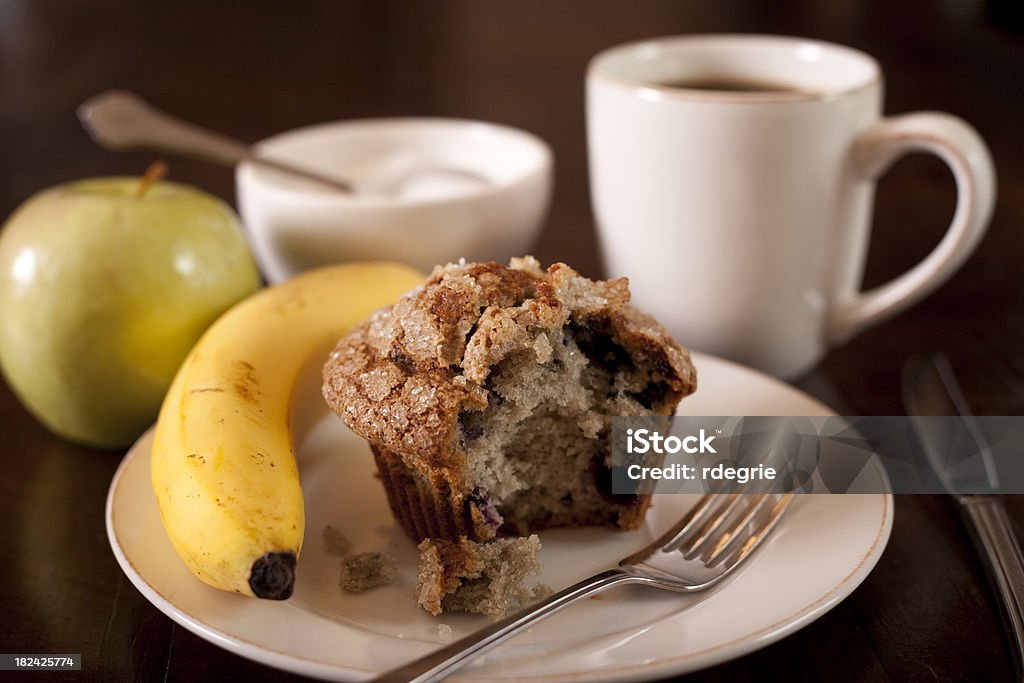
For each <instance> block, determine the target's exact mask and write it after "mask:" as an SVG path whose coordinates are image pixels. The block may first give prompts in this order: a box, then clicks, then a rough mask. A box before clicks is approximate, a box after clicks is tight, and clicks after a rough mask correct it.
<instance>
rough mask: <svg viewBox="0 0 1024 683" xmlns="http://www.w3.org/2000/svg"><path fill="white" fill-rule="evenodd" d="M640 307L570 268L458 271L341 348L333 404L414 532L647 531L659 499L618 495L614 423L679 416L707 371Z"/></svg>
mask: <svg viewBox="0 0 1024 683" xmlns="http://www.w3.org/2000/svg"><path fill="white" fill-rule="evenodd" d="M628 301H629V288H628V283H627V281H626V279H625V278H622V279H617V280H608V281H593V280H589V279H587V278H584V277H582V276H580V275H579V274H578V273H577V272H576V271H574V270H573V269H572V268H570V267H569V266H567V265H565V264H563V263H556V264H554V265H553V266H551V267H550V268H548V269H547V270H543V269H541V267H540V265H539V264H538V262H537V261H536V260H535V259H533V258H532V257H525V258H520V259H513V260H512V262H511V264H510V265H509V266H508V267H505V266H502V265H499V264H497V263H469V264H467V263H459V264H449V265H447V266H444V267H438V268H436V269H435V270H434V272H433V273H432V274H431V276H430V278H429V279H428V280H427V282H426V283H425V284H424V285H423V286H421V287H419V288H417V289H415V290H413V291H411V292H409V293H407V294H406V295H405V296H403V297H402V298H401V299H400V300H399V301H398V302H397V303H396V304H395V305H394V306H393V307H391V308H389V309H386V310H382V311H379V312H377V313H375V314H374V315H373V316H372V317H371V318H370V319H369V320H368V321H366V322H365V323H363V324H362V325H361V326H359V327H357V328H355V329H354V330H353V331H352V332H351V333H350V334H349V335H347V336H346V337H344V338H343V339H341V340H340V341H339V342H338V345H337V347H336V348H335V350H334V351H333V352H332V353H331V355H330V358H329V360H328V361H327V363H326V365H325V366H324V372H323V376H324V384H323V394H324V397H325V399H326V400H327V403H328V404H329V405H330V406H331V407H332V408H333V409H334V410H335V412H337V413H338V414H339V415H340V416H341V417H342V419H343V420H344V421H345V423H346V424H347V425H348V426H349V427H350V428H351V429H352V430H353V431H354V432H356V433H357V434H359V435H361V436H362V437H363V438H365V439H366V440H367V441H369V443H370V445H371V446H372V448H373V452H374V455H375V458H376V462H377V467H378V469H379V472H380V476H381V480H382V482H383V484H384V487H385V489H386V491H387V496H388V501H389V503H390V505H391V508H392V510H393V511H394V513H395V517H396V518H397V519H398V521H399V522H400V523H401V524H402V526H403V527H404V528H405V530H406V532H407V533H408V534H409V536H411V537H412V538H413V539H414V540H416V541H417V542H419V541H420V540H422V539H425V538H441V539H448V540H451V541H456V542H457V541H459V540H460V539H461V538H463V537H465V538H467V539H468V540H470V541H476V542H481V541H486V540H488V539H491V538H494V537H496V536H499V535H525V534H527V533H530V532H533V531H536V530H539V529H544V528H548V527H555V526H592V525H606V526H609V527H613V528H617V529H622V530H631V529H636V528H638V527H639V526H640V525H641V523H642V522H643V518H644V514H645V512H646V510H647V507H648V506H649V504H650V494H639V495H634V496H620V495H613V494H612V492H611V483H610V482H611V469H610V466H611V455H610V442H611V418H612V416H619V415H626V416H640V415H643V416H649V415H671V414H673V413H674V412H675V409H676V406H677V404H678V403H679V401H680V399H682V398H683V397H684V396H686V395H687V394H690V393H691V392H693V391H694V389H695V388H696V374H695V372H694V369H693V366H692V365H691V363H690V357H689V354H688V352H687V351H686V349H684V348H683V347H681V346H680V345H679V344H677V343H676V342H675V341H673V340H672V339H671V338H670V337H669V335H668V333H667V332H666V331H665V330H664V328H662V327H661V326H660V325H658V323H656V322H655V321H654V320H653V319H651V318H650V317H648V316H647V315H644V314H643V313H640V312H639V311H637V310H636V309H634V308H632V307H631V306H630V305H629V304H628Z"/></svg>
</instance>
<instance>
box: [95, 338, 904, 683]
mask: <svg viewBox="0 0 1024 683" xmlns="http://www.w3.org/2000/svg"><path fill="white" fill-rule="evenodd" d="M692 356H693V359H694V365H695V366H697V365H698V361H709V362H712V363H717V364H720V365H723V366H727V367H729V368H730V370H732V371H735V372H742V373H745V374H748V375H751V376H754V377H756V378H757V379H758V380H759V381H762V382H768V383H770V384H771V385H773V388H776V389H779V390H781V391H784V392H787V393H791V394H792V393H795V394H797V395H799V396H800V397H801V399H802V400H804V401H806V402H808V403H812V404H814V405H816V406H817V407H818V408H819V409H820V410H821V411H823V412H824V413H827V414H831V415H835V414H836V413H835V411H833V410H832V409H831V408H830V407H828V406H827V405H826V404H824V403H822V402H821V401H819V400H817V399H816V398H814V397H812V396H810V395H808V394H807V393H806V392H803V391H801V390H800V389H797V388H796V387H793V386H792V385H790V384H787V383H786V382H783V381H781V380H779V379H777V378H775V377H772V376H770V375H767V374H764V373H761V372H759V371H758V370H755V369H753V368H749V367H747V366H744V365H742V364H739V363H736V362H734V361H730V360H727V359H723V358H719V357H717V356H711V355H709V354H703V353H698V352H693V353H692ZM152 437H153V427H150V429H148V430H147V431H146V432H145V433H144V434H143V435H142V436H141V437H139V439H138V440H137V441H136V442H135V443H134V444H133V445H132V446H131V447H130V448H129V450H128V451H127V452H126V454H125V456H124V457H123V458H122V460H121V462H120V463H119V464H118V467H117V469H116V470H115V472H114V475H113V477H112V479H111V483H110V487H109V489H108V492H107V498H106V501H105V506H104V517H105V526H106V531H107V538H108V541H109V543H110V546H111V550H112V551H113V553H114V556H115V559H116V560H117V562H118V565H119V566H120V567H121V570H122V571H123V572H124V573H125V575H126V576H127V577H128V580H129V581H130V582H131V583H132V585H133V586H135V588H136V589H137V590H139V592H140V593H142V595H143V597H144V598H146V599H147V600H148V601H149V602H150V603H151V604H153V605H154V606H155V607H156V608H157V609H159V610H160V611H161V612H162V613H163V614H165V615H166V616H168V617H170V618H171V619H172V620H173V621H174V622H175V623H177V624H179V625H181V626H182V627H183V628H185V629H187V630H188V631H190V632H192V633H194V634H195V635H198V636H199V637H201V638H203V639H204V640H207V641H208V642H211V643H213V644H215V645H217V646H219V647H221V648H223V649H225V650H227V651H229V652H232V653H233V654H236V655H238V656H241V657H244V658H246V659H250V660H252V661H256V662H259V663H261V664H264V665H266V666H270V667H273V668H276V669H279V670H284V671H290V672H293V673H298V674H300V675H305V676H311V677H314V678H318V679H322V680H365V679H366V678H369V677H372V676H374V675H376V674H378V673H379V672H378V671H377V670H375V669H362V668H359V667H355V666H352V665H338V664H331V663H326V662H324V661H321V660H315V659H310V658H308V657H305V656H302V655H297V654H294V653H289V652H287V651H282V650H274V649H271V648H269V647H267V646H266V645H264V644H261V643H257V642H253V641H251V640H248V639H247V638H245V637H241V636H239V635H237V634H231V633H227V632H224V631H222V630H220V629H219V628H218V627H215V626H213V625H211V624H209V623H207V622H206V621H204V620H203V619H202V618H200V617H198V616H196V615H193V614H189V613H186V612H184V611H183V610H182V609H180V608H178V607H177V606H176V605H175V603H174V602H173V601H171V600H170V599H169V598H167V597H166V596H165V595H163V594H162V593H161V592H160V590H159V589H157V588H156V587H155V586H153V585H152V584H151V583H150V582H149V581H148V580H147V579H146V578H145V577H144V576H143V575H142V573H141V572H139V570H138V569H137V568H136V566H135V564H134V563H133V562H132V560H131V558H130V557H129V556H128V553H126V552H125V550H124V545H123V543H122V542H121V539H120V537H119V536H118V530H117V524H116V514H115V511H114V502H115V499H116V498H117V491H118V490H119V487H120V486H121V484H122V483H123V478H124V474H125V472H126V471H127V470H128V468H129V467H131V466H132V465H133V463H135V460H136V459H137V458H139V457H141V456H140V453H141V451H142V450H143V446H145V445H147V444H146V442H147V441H151V440H152ZM872 462H873V464H874V466H875V468H876V470H877V473H878V475H879V477H880V478H881V479H882V480H883V483H884V484H885V486H886V488H887V489H888V488H889V485H888V478H887V477H886V475H885V472H884V470H883V469H882V467H881V465H880V464H879V463H878V461H877V459H875V460H873V461H872ZM147 469H148V467H147ZM807 495H828V494H807ZM847 495H851V494H847ZM864 495H871V496H877V497H880V498H881V502H882V516H881V520H880V523H879V527H878V529H877V530H876V531H875V534H874V538H873V540H872V542H871V544H870V545H869V546H868V548H867V549H866V550H865V551H864V553H863V555H862V556H861V557H860V559H859V560H858V561H857V563H856V565H854V566H853V567H852V569H850V571H849V572H847V573H846V574H845V575H844V576H843V578H842V579H841V580H839V581H838V582H837V583H836V584H835V585H834V586H833V587H832V588H831V589H829V590H828V591H827V592H825V593H824V594H823V595H821V596H819V597H818V598H816V599H815V600H813V601H812V602H811V603H810V604H806V605H803V606H802V607H800V608H799V609H797V610H795V611H794V612H793V613H792V614H789V615H788V616H786V617H784V618H780V619H777V620H775V621H774V622H772V623H771V624H769V625H767V626H762V627H760V628H759V629H757V630H755V631H753V632H748V633H744V634H743V635H739V636H737V637H735V638H732V639H730V640H728V641H725V642H721V643H716V644H714V645H712V646H709V647H706V648H704V649H702V650H697V651H693V652H688V653H685V654H681V655H677V656H669V657H658V658H657V659H655V660H653V661H651V662H648V663H646V664H641V665H620V666H613V667H606V668H602V669H600V670H599V671H593V670H591V671H579V672H566V673H560V674H547V675H540V676H534V675H529V676H504V677H503V676H497V677H496V676H486V677H480V676H473V675H471V674H468V675H467V674H466V673H464V674H462V675H459V674H456V675H454V676H453V677H452V678H453V680H459V681H467V682H468V681H478V682H480V683H483V682H485V681H487V682H491V683H494V682H495V681H500V682H501V683H511V682H513V681H523V682H530V683H540V682H542V681H544V682H546V681H552V682H557V681H567V682H568V681H579V680H593V681H628V680H650V679H654V678H661V677H664V676H672V675H679V674H682V673H685V672H691V671H697V670H700V669H704V668H707V667H710V666H714V665H716V664H720V663H722V662H725V661H730V660H733V659H737V658H739V657H742V656H745V655H747V654H749V653H751V652H754V651H756V650H759V649H761V648H763V647H766V646H768V645H770V644H772V643H775V642H778V641H779V640H781V639H783V638H785V637H787V636H788V635H790V634H792V633H794V632H796V631H798V630H800V629H802V628H804V627H805V626H806V625H808V624H809V623H812V622H813V621H815V620H816V619H818V618H819V617H821V616H823V615H824V614H825V613H827V612H828V611H830V610H831V609H832V608H833V607H835V606H836V605H838V604H839V603H840V602H842V601H843V600H844V599H846V597H848V596H849V595H850V594H851V593H852V592H853V591H854V590H856V588H857V587H858V586H860V584H861V583H863V581H864V579H866V578H867V576H868V575H869V574H870V573H871V571H872V570H873V569H874V567H875V565H876V564H877V563H878V560H879V559H880V558H881V556H882V553H883V552H884V550H885V547H886V546H887V544H888V541H889V537H890V535H891V532H892V525H893V505H894V502H893V495H892V493H891V490H889V491H886V492H883V493H876V494H864ZM261 604H262V605H263V606H264V607H265V608H269V609H270V610H272V611H275V612H292V611H295V612H299V613H302V614H303V615H305V616H307V617H312V618H315V619H320V620H322V621H323V622H324V624H325V625H326V624H333V623H334V622H331V621H330V620H327V619H324V618H323V617H321V616H320V615H317V614H315V613H310V612H307V611H306V610H302V609H300V608H299V607H297V606H295V605H292V604H290V603H289V602H287V601H284V602H278V603H274V602H265V603H261ZM271 616H272V615H271Z"/></svg>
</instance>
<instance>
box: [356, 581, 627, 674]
mask: <svg viewBox="0 0 1024 683" xmlns="http://www.w3.org/2000/svg"><path fill="white" fill-rule="evenodd" d="M643 582H645V579H644V577H642V576H638V575H635V574H631V573H629V572H628V571H627V570H625V569H622V568H621V567H616V568H615V569H609V570H608V571H604V572H601V573H600V574H595V575H593V576H591V577H590V578H587V579H583V580H582V581H580V582H579V583H576V584H573V585H572V586H569V587H568V588H566V589H565V590H560V591H558V592H557V593H554V594H552V595H550V596H548V597H547V598H545V599H544V600H541V601H540V602H538V603H536V604H535V605H531V606H530V607H528V608H526V609H524V610H522V611H520V612H516V613H515V614H513V615H511V616H508V617H505V618H504V619H501V620H500V621H496V622H494V623H493V624H491V625H490V626H488V627H487V628H484V629H481V630H480V631H477V632H475V633H471V634H470V635H468V636H466V637H465V638H462V639H460V640H457V641H455V642H454V643H452V644H451V645H447V646H445V647H443V648H441V649H440V650H437V651H435V652H431V653H430V654H428V655H426V656H424V657H421V658H419V659H417V660H415V661H412V662H409V663H408V664H405V665H403V666H400V667H398V668H397V669H392V670H391V671H388V672H386V673H384V674H382V675H381V676H380V677H378V678H375V679H373V680H375V681H379V682H384V683H400V682H401V683H405V682H409V683H426V682H427V681H439V680H441V679H442V678H444V677H445V676H449V675H451V674H452V673H454V672H455V671H456V670H457V669H459V668H461V667H462V666H464V665H465V664H466V663H467V662H469V661H470V660H471V659H473V658H475V657H477V656H478V655H481V654H483V653H484V652H486V651H487V650H490V649H491V648H492V647H494V646H495V645H497V644H498V643H501V642H502V641H504V640H507V639H508V638H510V637H512V636H513V635H515V634H517V633H519V632H520V631H522V630H523V629H525V628H527V627H528V626H531V625H533V624H535V623H537V622H538V621H540V620H541V619H545V618H547V617H549V616H551V615H552V614H554V613H555V612H557V611H559V610H561V609H562V608H563V607H568V606H569V605H571V604H572V603H574V602H576V601H577V600H581V599H583V598H585V597H587V596H590V595H594V594H595V593H600V592H601V591H603V590H606V589H608V588H611V587H612V586H619V585H622V584H627V583H643Z"/></svg>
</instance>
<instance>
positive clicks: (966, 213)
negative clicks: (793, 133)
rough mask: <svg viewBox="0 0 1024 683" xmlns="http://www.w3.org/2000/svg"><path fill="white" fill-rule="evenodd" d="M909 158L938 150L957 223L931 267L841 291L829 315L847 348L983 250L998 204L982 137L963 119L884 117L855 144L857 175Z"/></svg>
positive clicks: (834, 337) (925, 264)
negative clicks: (952, 187) (949, 178)
mask: <svg viewBox="0 0 1024 683" xmlns="http://www.w3.org/2000/svg"><path fill="white" fill-rule="evenodd" d="M909 152H930V153H932V154H935V155H936V156H938V157H939V158H940V159H942V160H943V161H945V162H946V164H947V165H948V166H949V168H950V170H952V171H953V177H954V179H955V180H956V189H957V200H956V211H955V212H954V214H953V220H952V222H951V223H950V225H949V229H948V230H947V231H946V235H945V236H944V237H943V238H942V241H941V242H939V244H938V245H937V246H936V247H935V248H934V249H933V250H932V252H931V253H930V254H928V256H926V257H925V259H924V260H923V261H921V262H920V263H918V264H917V265H916V266H914V267H913V268H911V269H910V270H908V271H907V272H905V273H903V274H902V275H900V276H899V277H897V278H895V279H893V280H890V281H889V282H887V283H886V284H884V285H881V286H879V287H876V288H874V289H872V290H869V291H866V292H861V291H857V290H856V289H854V287H855V285H854V286H852V287H850V289H849V290H848V291H842V290H840V291H839V292H838V293H837V296H836V298H835V303H834V305H833V306H832V308H831V313H830V315H829V321H828V328H827V337H828V341H829V343H830V344H841V343H843V342H845V341H846V340H848V339H849V338H850V337H853V336H854V335H855V334H857V333H858V332H860V331H862V330H863V329H865V328H867V327H869V326H871V325H874V324H876V323H878V322H881V321H882V320H884V319H886V318H888V317H890V316H892V315H895V314H896V313H898V312H900V311H902V310H903V309H905V308H907V307H908V306H910V305H911V304H913V303H915V302H917V301H919V300H920V299H922V298H923V297H924V296H926V295H927V294H929V293H930V292H932V291H933V290H934V289H935V288H936V287H938V286H939V285H941V284H942V283H943V282H945V281H946V280H947V279H948V278H949V277H950V276H951V275H952V274H953V273H954V272H955V271H956V270H957V268H959V267H960V266H961V265H962V264H963V262H964V261H966V260H967V257H968V256H970V255H971V252H973V251H974V248H975V247H976V246H977V245H978V242H979V240H980V239H981V237H982V235H984V234H985V229H986V228H987V227H988V221H989V218H990V217H991V215H992V209H993V205H994V203H995V169H994V167H993V165H992V157H991V155H990V154H989V151H988V148H987V147H986V146H985V143H984V141H983V140H982V139H981V136H979V135H978V133H977V131H975V130H974V128H972V127H971V126H970V125H969V124H967V123H966V122H965V121H963V120H962V119H959V118H957V117H956V116H952V115H950V114H943V113H938V112H919V113H914V114H904V115H901V116H893V117H889V118H884V119H881V120H880V121H878V122H876V123H875V124H873V125H872V126H871V127H870V128H868V129H867V130H866V131H864V132H863V133H862V134H861V135H860V136H859V137H858V138H857V140H856V141H855V142H854V145H853V162H854V166H855V168H856V172H859V173H860V174H861V175H863V176H864V177H865V178H866V179H868V180H869V181H874V180H877V178H878V177H879V176H881V175H882V174H883V173H884V172H885V171H886V170H887V169H888V168H889V167H890V166H891V165H892V163H893V162H894V161H896V160H897V159H898V158H899V157H901V156H903V155H905V154H907V153H909Z"/></svg>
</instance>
